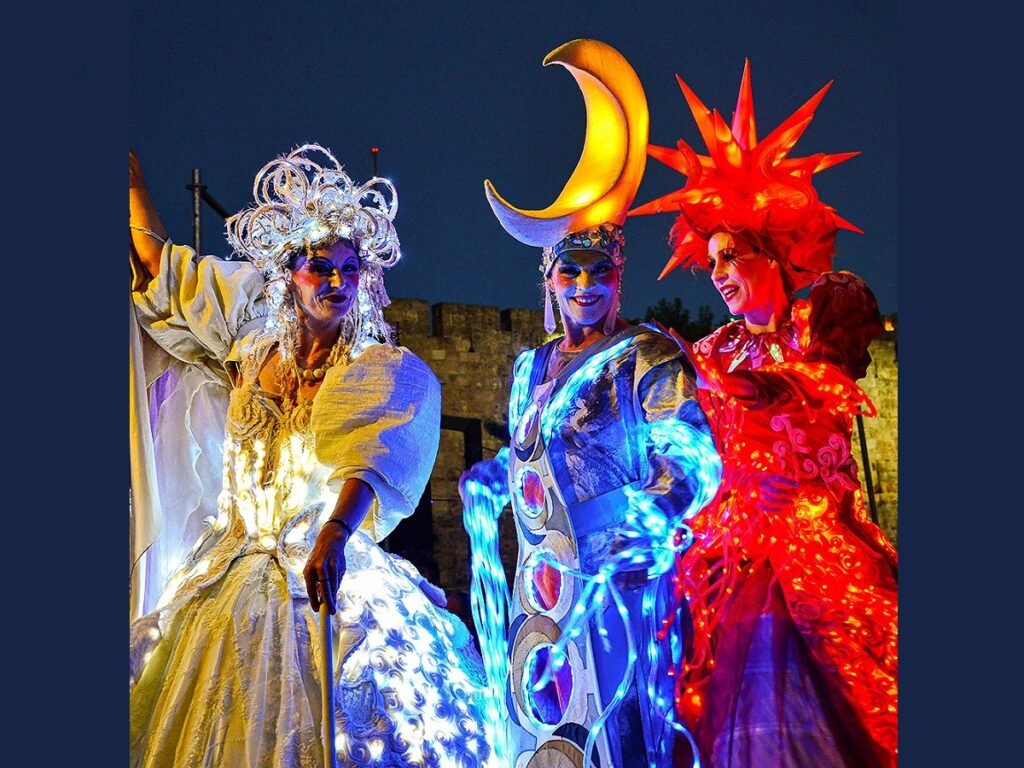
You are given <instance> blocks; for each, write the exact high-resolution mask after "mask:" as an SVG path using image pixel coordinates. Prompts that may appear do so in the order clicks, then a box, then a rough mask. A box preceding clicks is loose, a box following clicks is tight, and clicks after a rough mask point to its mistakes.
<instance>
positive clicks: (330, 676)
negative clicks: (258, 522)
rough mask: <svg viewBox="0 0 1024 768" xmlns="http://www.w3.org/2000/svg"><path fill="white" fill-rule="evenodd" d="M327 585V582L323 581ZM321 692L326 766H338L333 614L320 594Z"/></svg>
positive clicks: (332, 767) (321, 717) (322, 736)
mask: <svg viewBox="0 0 1024 768" xmlns="http://www.w3.org/2000/svg"><path fill="white" fill-rule="evenodd" d="M321 584H322V586H326V582H321ZM320 600H321V601H322V602H321V603H320V693H321V695H322V697H323V699H322V704H323V707H322V709H321V710H320V721H321V732H320V737H321V740H322V743H323V748H324V766H325V768H336V766H337V765H338V755H337V753H336V752H335V751H334V739H335V735H334V659H333V653H332V650H333V649H332V639H331V614H330V612H329V611H328V608H327V602H326V595H324V594H322V593H321V595H320Z"/></svg>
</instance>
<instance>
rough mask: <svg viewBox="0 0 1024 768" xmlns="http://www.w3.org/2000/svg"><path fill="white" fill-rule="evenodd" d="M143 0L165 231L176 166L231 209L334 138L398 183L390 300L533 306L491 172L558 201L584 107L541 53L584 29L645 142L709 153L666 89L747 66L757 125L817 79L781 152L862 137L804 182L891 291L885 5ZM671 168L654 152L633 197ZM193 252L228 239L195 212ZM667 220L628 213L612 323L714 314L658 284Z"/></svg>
mask: <svg viewBox="0 0 1024 768" xmlns="http://www.w3.org/2000/svg"><path fill="white" fill-rule="evenodd" d="M624 6H625V3H623V2H586V3H585V2H572V3H569V2H563V3H553V2H544V3H541V2H516V3H513V2H500V3H499V2H492V1H491V0H487V1H486V2H465V3H441V2H431V3H427V2H422V3H412V2H390V3H384V4H373V5H371V4H357V3H351V2H311V1H310V0H296V1H295V2H288V3H284V2H273V3H271V2H256V1H255V0H250V1H249V2H239V1H238V0H220V1H219V2H209V1H208V0H206V1H205V2H196V1H195V0H178V1H177V2H173V3H168V2H156V1H155V0H132V2H131V3H130V13H131V17H130V23H131V27H130V30H131V40H130V65H131V73H130V86H131V90H130V96H129V140H130V142H131V146H132V147H133V148H134V149H135V150H136V152H137V153H138V155H139V158H140V160H141V161H142V164H143V169H144V171H145V174H146V179H147V182H148V183H149V186H150V189H151V190H152V192H153V195H154V197H155V198H156V202H157V205H158V206H159V208H160V210H161V213H162V215H163V218H164V223H165V224H166V225H167V228H168V230H169V232H170V233H171V236H172V237H173V238H175V239H176V240H178V241H180V242H190V241H191V197H190V193H189V192H188V191H187V190H186V189H185V185H186V184H187V183H189V181H190V178H191V169H192V168H193V167H198V168H200V169H202V172H203V180H204V182H205V183H206V184H207V185H208V186H209V188H210V191H211V193H212V194H213V195H214V196H215V197H216V198H217V199H218V200H219V201H220V202H221V203H222V204H223V205H224V206H225V207H226V208H227V209H228V210H229V211H231V212H234V211H236V210H238V209H240V208H241V207H243V206H244V205H246V204H247V203H248V202H249V200H250V199H251V192H252V179H253V176H254V175H255V172H256V171H257V170H258V169H259V168H260V167H262V165H263V164H264V163H266V162H267V161H268V160H270V159H271V158H273V157H275V156H277V155H279V154H281V153H282V152H285V151H287V150H289V149H291V148H292V147H294V146H295V145H297V144H301V143H305V142H311V141H316V142H319V143H321V144H323V145H325V146H327V147H329V148H330V149H332V150H333V151H334V153H335V154H336V155H337V156H338V158H339V159H340V160H341V162H342V163H344V164H345V165H346V169H347V170H348V171H349V173H350V175H352V176H353V177H354V178H356V179H357V180H360V181H361V180H364V179H365V178H367V177H368V176H370V174H371V168H372V166H371V160H370V151H369V150H370V147H371V146H379V147H380V149H381V152H380V161H379V162H380V164H379V172H380V174H381V175H385V176H388V177H390V178H391V179H392V180H393V181H394V182H395V184H396V186H397V188H398V194H399V213H398V218H397V220H396V224H397V227H398V233H399V237H400V238H401V241H402V247H403V253H404V254H405V258H404V259H403V261H402V262H401V263H400V264H399V265H398V266H396V267H395V268H394V269H393V270H391V272H390V273H389V274H388V276H387V281H388V287H389V291H390V293H391V295H392V296H394V297H402V298H421V299H426V300H428V301H430V302H438V301H452V302H465V303H474V304H494V305H497V306H499V307H532V308H540V306H541V305H540V291H539V289H538V287H537V286H538V281H539V273H538V272H537V264H538V259H539V250H538V249H535V248H530V247H528V246H525V245H522V244H520V243H518V242H516V241H515V240H513V239H512V238H511V237H510V236H508V235H507V234H505V232H504V230H502V229H501V227H500V226H499V224H498V223H497V221H496V219H495V218H494V216H493V214H492V213H491V210H490V208H489V207H488V205H487V202H486V200H485V198H484V195H483V180H484V179H485V178H490V179H491V180H492V181H493V182H494V184H495V186H496V187H497V189H498V191H499V192H500V193H501V194H502V195H503V196H504V197H505V198H506V199H507V200H509V201H511V202H512V203H514V204H516V205H519V206H521V207H524V208H543V207H545V206H547V205H548V204H549V203H550V202H551V201H552V200H553V199H554V198H555V197H556V195H557V194H558V192H559V191H560V190H561V188H562V186H563V185H564V183H565V181H566V180H567V179H568V177H569V175H570V174H571V172H572V169H573V168H574V167H575V165H576V161H577V159H578V158H579V153H580V150H581V148H582V144H583V135H584V126H585V113H584V105H583V99H582V96H581V94H580V92H579V89H578V88H577V86H576V84H575V81H574V80H573V78H572V76H571V75H570V74H569V73H568V72H567V71H566V70H565V69H564V68H562V67H558V66H553V67H547V68H545V67H542V66H541V60H542V59H543V57H544V56H545V55H546V54H547V53H548V52H549V51H550V50H552V49H553V48H555V47H557V46H558V45H560V44H562V43H564V42H567V41H569V40H572V39H574V38H577V37H593V38H597V39H600V40H604V41H605V42H607V43H609V44H611V45H612V46H614V47H615V48H617V49H618V50H619V51H620V52H621V53H622V54H623V55H624V56H625V57H626V58H627V59H628V60H629V61H630V63H631V64H632V65H633V67H634V69H635V70H636V72H637V74H638V75H639V77H640V80H641V82H642V83H643V85H644V89H645V90H646V92H647V99H648V103H649V108H650V115H651V133H650V140H651V142H652V143H656V144H662V145H667V146H672V145H674V143H675V141H676V140H677V139H678V138H684V139H686V140H687V141H688V142H689V143H690V144H691V145H692V146H694V147H695V148H696V149H698V151H703V150H704V145H703V143H702V142H701V141H700V138H699V135H698V133H697V129H696V127H695V125H694V123H693V118H692V117H691V116H690V113H689V110H688V109H687V108H686V104H685V101H684V99H683V96H682V94H681V93H680V91H679V88H678V86H677V85H676V81H675V74H676V73H678V74H680V75H681V76H682V77H683V78H684V79H685V80H686V81H687V82H688V83H689V84H690V86H692V87H693V88H694V90H695V91H696V92H697V94H698V95H699V96H700V97H701V98H702V99H703V101H704V103H705V104H707V105H708V106H709V107H714V108H717V109H718V110H719V111H721V112H722V113H723V114H724V115H725V116H726V118H727V119H728V118H729V117H731V114H732V110H733V107H734V105H735V100H736V92H737V89H738V86H739V80H740V75H741V73H742V69H743V60H744V57H749V58H750V60H751V67H752V76H753V86H754V103H755V106H756V108H757V118H758V131H759V134H760V135H761V136H765V135H767V133H768V132H769V131H770V130H771V129H772V128H774V127H775V126H776V125H777V124H778V123H779V121H781V120H782V119H784V118H785V117H786V116H788V115H789V114H790V113H791V112H792V111H793V110H794V109H796V108H797V107H798V106H799V105H800V104H802V103H803V102H804V101H805V100H806V99H807V98H808V97H809V96H811V94H813V93H814V92H815V91H816V90H817V89H818V88H819V87H821V86H822V85H823V84H824V83H826V82H827V81H828V80H831V79H834V80H835V84H834V85H833V87H832V89H831V91H830V92H829V94H828V95H827V96H826V97H825V100H824V102H823V103H822V105H821V107H820V108H819V109H818V112H817V116H816V117H815V119H814V122H813V123H812V124H811V126H810V128H809V129H808V131H807V132H806V133H805V134H804V136H803V138H802V139H801V141H800V143H799V144H797V148H796V152H795V154H796V155H805V154H811V153H814V152H844V151H853V150H861V151H862V152H863V154H862V155H861V156H860V157H857V158H855V159H853V160H851V161H849V162H847V163H844V164H842V165H840V166H838V167H836V168H833V169H831V170H828V171H825V172H823V173H821V174H819V175H818V176H817V177H816V186H817V188H818V190H819V192H820V194H821V197H822V199H823V200H824V201H825V202H826V203H829V204H831V205H833V206H834V207H835V208H836V209H837V211H838V212H839V213H840V214H841V215H842V216H844V217H846V218H847V219H849V220H850V221H852V222H853V223H855V224H857V225H859V226H860V227H861V228H862V229H864V231H865V233H866V234H865V235H863V236H860V235H855V234H852V233H848V232H841V233H840V234H839V238H838V256H837V259H836V266H837V268H840V269H850V270H852V271H855V272H857V273H858V274H860V275H861V276H862V277H864V279H865V280H867V282H868V284H869V285H871V286H872V288H873V289H874V291H875V293H876V295H877V297H878V300H879V305H880V307H881V310H882V311H883V312H885V313H889V312H894V311H896V310H897V308H898V307H897V293H896V227H897V215H896V195H897V191H896V160H897V158H896V137H897V125H896V116H897V115H896V113H897V109H896V100H897V76H896V71H897V50H896V4H895V3H893V2H883V1H879V0H844V1H843V2H824V1H823V0H782V1H780V2H767V1H766V2H762V3H751V2H742V1H740V0H720V1H719V2H714V3H712V2H674V3H669V2H657V3H644V2H639V3H637V6H638V7H636V8H631V9H628V10H625V9H624ZM683 181H684V179H683V177H682V176H680V175H679V174H677V173H675V172H674V171H672V170H670V169H668V168H666V167H664V166H662V165H661V164H660V163H658V162H656V161H654V160H651V161H649V163H648V165H647V171H646V174H645V177H644V181H643V183H642V185H641V187H640V192H639V194H638V196H637V203H640V202H646V201H647V200H650V199H652V198H654V197H656V196H659V195H661V194H664V193H665V192H668V191H670V190H671V189H674V188H676V187H678V186H681V185H682V183H683ZM203 216H204V239H203V250H204V251H207V252H213V253H221V254H224V253H227V252H228V247H227V244H226V242H225V241H224V238H223V225H222V223H221V222H220V220H219V217H217V216H216V214H214V213H213V212H212V211H211V210H210V209H209V208H205V207H204V214H203ZM671 224H672V217H671V216H670V215H668V214H663V215H660V216H644V217H638V218H634V219H630V220H628V221H627V223H626V238H627V254H628V262H627V269H626V278H625V287H624V293H623V310H624V313H625V314H626V315H627V316H639V315H642V314H643V312H644V309H645V307H647V306H648V305H651V304H654V303H655V302H656V301H657V300H658V299H660V298H672V297H675V296H679V297H681V298H682V300H683V301H684V303H685V304H686V305H687V306H689V307H691V308H692V310H693V311H694V312H695V311H696V309H697V307H699V306H700V305H701V304H708V305H710V306H711V307H712V309H713V310H714V313H715V315H716V317H724V306H723V305H722V303H721V300H720V299H719V298H718V295H717V293H715V292H714V291H713V290H711V288H710V286H709V285H708V281H707V275H706V273H697V274H696V275H691V274H690V273H688V272H681V271H679V270H676V271H675V272H673V273H672V275H670V276H669V277H667V278H666V279H665V280H662V281H661V282H657V281H656V277H657V275H658V273H659V272H660V271H661V268H662V266H663V265H664V263H665V261H666V260H667V258H668V255H669V247H668V245H667V242H666V238H667V234H668V230H669V227H670V226H671Z"/></svg>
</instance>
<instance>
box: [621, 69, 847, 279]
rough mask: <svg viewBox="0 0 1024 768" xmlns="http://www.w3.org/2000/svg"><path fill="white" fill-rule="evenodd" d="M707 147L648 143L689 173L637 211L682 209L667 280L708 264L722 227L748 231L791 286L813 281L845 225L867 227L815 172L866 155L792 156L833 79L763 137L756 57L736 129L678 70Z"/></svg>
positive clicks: (743, 87)
mask: <svg viewBox="0 0 1024 768" xmlns="http://www.w3.org/2000/svg"><path fill="white" fill-rule="evenodd" d="M676 79H677V80H678V81H679V87H680V88H682V90H683V95H684V96H685V97H686V101H687V103H688V104H689V105H690V111H691V112H692V113H693V117H694V119H695V120H696V121H697V128H698V129H699V130H700V135H701V137H702V138H703V139H704V143H705V144H706V145H707V148H708V155H698V154H697V153H696V152H695V151H694V150H693V149H692V148H691V147H690V145H688V144H687V143H686V142H685V141H683V140H682V139H680V140H679V142H678V149H669V148H667V147H659V146H655V145H654V144H648V145H647V154H649V155H650V156H651V157H653V158H655V159H656V160H660V161H661V162H663V163H665V164H666V165H668V166H670V167H671V168H674V169H675V170H677V171H679V172H680V173H682V174H683V175H684V176H686V177H687V178H686V184H685V186H683V187H682V188H681V189H678V190H676V191H675V192H671V193H669V194H667V195H664V196H662V197H659V198H658V199H656V200H652V201H651V202H649V203H647V204H645V205H641V206H639V207H637V208H634V209H633V210H631V211H630V212H629V215H630V216H637V215H642V214H648V213H662V212H666V211H669V212H676V211H678V212H679V217H678V218H677V219H676V223H675V224H674V225H673V227H672V230H671V233H670V242H671V244H672V246H673V248H674V250H673V252H672V257H671V258H670V259H669V261H668V263H667V264H666V265H665V268H664V269H663V270H662V272H661V275H660V276H659V277H658V279H659V280H660V279H661V278H662V277H664V276H665V275H667V274H668V273H669V272H671V271H672V270H673V269H675V268H676V267H678V266H687V267H688V266H696V267H701V268H705V269H706V268H707V241H708V238H709V237H710V236H711V235H712V234H713V233H714V232H715V231H717V230H720V229H727V230H729V231H731V232H734V233H737V234H741V235H742V234H747V235H748V236H750V237H751V238H752V239H753V241H754V243H755V244H757V245H759V246H760V247H761V248H763V249H764V250H766V251H767V252H768V253H769V255H770V256H772V257H773V258H775V259H777V260H778V261H779V263H780V264H781V265H782V267H783V269H784V271H785V274H786V277H787V280H788V283H789V285H788V287H789V288H790V290H793V291H795V290H797V289H799V288H802V287H803V286H805V285H808V284H810V283H811V282H813V281H814V279H815V278H816V277H817V276H818V275H819V274H821V273H822V272H827V271H829V270H831V269H832V256H833V254H834V253H835V235H836V231H837V229H839V228H842V229H849V230H851V231H853V232H858V233H860V234H863V232H862V231H861V230H860V229H859V228H857V227H856V226H854V225H853V224H851V223H850V222H848V221H846V220H845V219H843V218H842V217H841V216H839V215H838V214H836V212H835V210H834V209H833V208H832V207H830V206H828V205H826V204H825V203H823V202H821V200H820V199H819V198H818V194H817V192H816V191H815V190H814V186H813V185H812V183H811V177H812V176H813V175H814V174H815V173H818V172H819V171H823V170H825V169H826V168H831V167H832V166H834V165H837V164H839V163H841V162H843V161H844V160H849V159H850V158H851V157H856V156H857V155H859V154H860V153H859V152H846V153H843V154H836V155H826V154H816V155H811V156H810V157H792V158H791V157H788V155H789V152H790V150H792V149H793V146H794V145H795V144H796V142H797V141H798V140H799V138H800V136H801V135H803V132H804V131H805V130H806V129H807V126H808V125H810V123H811V120H812V119H813V118H814V110H815V109H816V108H817V106H818V104H819V103H820V102H821V100H822V99H823V98H824V97H825V93H826V92H827V91H828V89H829V88H830V87H831V85H832V83H831V82H829V83H827V84H826V85H825V86H824V87H823V88H822V89H821V90H820V91H818V92H817V93H816V94H814V96H812V97H811V98H810V99H809V100H808V101H807V103H806V104H804V105H803V106H802V107H800V108H799V109H798V110H797V111H796V112H794V113H793V114H792V115H790V116H789V118H787V119H786V120H784V121H783V122H782V123H781V124H780V125H779V127H778V128H776V129H775V130H774V131H772V132H771V133H770V134H769V135H768V136H767V137H766V138H765V139H764V140H762V141H760V142H759V141H758V140H757V128H756V126H755V123H754V97H753V92H752V90H751V87H750V60H749V59H748V60H747V61H746V63H745V64H744V67H743V79H742V81H741V82H740V93H739V98H738V99H737V101H736V112H735V113H734V115H733V119H732V127H731V128H730V126H728V125H726V123H725V120H724V119H723V118H722V116H721V115H720V114H719V113H718V111H717V110H709V109H708V108H707V107H706V106H704V104H703V102H701V100H700V99H699V98H697V94H695V93H694V92H693V90H692V89H691V88H690V87H689V86H688V85H687V84H686V83H685V82H684V81H683V79H682V78H681V77H679V76H678V75H676Z"/></svg>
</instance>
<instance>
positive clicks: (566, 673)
mask: <svg viewBox="0 0 1024 768" xmlns="http://www.w3.org/2000/svg"><path fill="white" fill-rule="evenodd" d="M556 658H557V657H556V655H555V646H554V645H553V644H552V643H541V644H539V645H536V646H534V647H533V648H532V649H530V652H529V653H528V654H527V655H526V665H525V667H524V669H523V702H524V703H525V707H524V709H525V711H526V716H527V717H528V718H529V719H530V720H531V721H533V723H534V724H535V725H539V726H554V725H558V724H559V723H561V722H562V720H563V719H564V718H565V713H566V712H567V711H568V709H569V704H570V703H571V701H572V692H573V682H574V681H573V671H572V665H570V664H569V663H568V659H564V658H563V659H561V662H562V663H561V666H560V667H558V669H557V670H555V672H554V673H553V674H552V676H551V680H550V681H549V682H548V684H547V685H545V686H544V687H543V688H540V689H539V690H536V689H535V686H536V684H537V683H538V682H540V679H541V677H542V676H543V674H544V672H545V671H546V670H547V668H548V667H549V666H550V665H551V664H552V663H554V662H555V660H556Z"/></svg>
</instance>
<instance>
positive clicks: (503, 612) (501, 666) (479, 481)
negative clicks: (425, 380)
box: [462, 447, 511, 766]
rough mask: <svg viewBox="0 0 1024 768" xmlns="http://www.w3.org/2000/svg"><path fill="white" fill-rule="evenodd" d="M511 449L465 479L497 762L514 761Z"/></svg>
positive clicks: (473, 598) (474, 602)
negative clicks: (506, 554)
mask: <svg viewBox="0 0 1024 768" xmlns="http://www.w3.org/2000/svg"><path fill="white" fill-rule="evenodd" d="M507 478H508V448H507V447H505V448H502V449H501V450H500V451H498V454H497V455H496V456H495V457H494V458H493V459H490V460H488V461H483V462H480V463H478V464H475V465H474V466H473V468H472V469H471V470H470V476H469V478H467V479H466V481H465V482H464V483H463V488H462V495H463V503H464V505H465V506H464V508H463V520H464V523H465V526H466V530H467V531H468V533H469V540H470V552H471V553H472V568H471V569H470V573H471V584H470V606H471V607H472V611H473V621H474V623H475V624H476V629H477V635H478V636H479V638H480V654H481V656H482V658H483V663H484V672H485V673H486V675H487V694H486V697H485V701H484V706H483V715H484V730H485V732H486V734H487V741H488V743H489V744H490V747H491V750H492V755H493V759H494V762H495V764H496V765H499V766H505V765H511V744H510V743H509V735H508V718H507V715H506V713H505V681H506V680H507V679H508V655H507V651H508V617H509V611H510V604H511V598H510V595H509V590H508V582H507V581H506V580H505V569H504V568H503V567H502V564H501V556H500V553H499V550H498V518H499V517H500V516H501V511H502V509H504V508H505V506H506V505H507V504H508V503H509V495H508V490H507V488H508V480H507Z"/></svg>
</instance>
